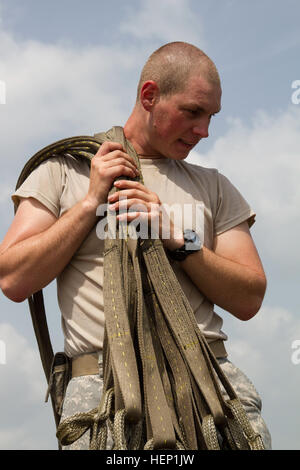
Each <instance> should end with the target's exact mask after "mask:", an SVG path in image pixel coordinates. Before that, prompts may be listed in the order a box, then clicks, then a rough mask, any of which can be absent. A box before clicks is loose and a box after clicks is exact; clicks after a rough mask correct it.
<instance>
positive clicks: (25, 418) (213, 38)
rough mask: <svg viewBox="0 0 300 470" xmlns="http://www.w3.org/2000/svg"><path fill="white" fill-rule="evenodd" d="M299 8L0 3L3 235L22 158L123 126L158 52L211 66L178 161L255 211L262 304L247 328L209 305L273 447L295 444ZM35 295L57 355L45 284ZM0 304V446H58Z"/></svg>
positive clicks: (22, 338) (271, 3) (19, 310)
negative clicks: (195, 141) (214, 90)
mask: <svg viewBox="0 0 300 470" xmlns="http://www.w3.org/2000/svg"><path fill="white" fill-rule="evenodd" d="M299 15H300V4H299V2H298V1H296V0H286V1H285V2H282V1H279V0H252V1H250V0H223V1H220V0H210V1H209V2H207V1H202V0H189V1H188V0H160V1H158V0H151V1H149V0H140V1H137V0H136V1H127V2H123V1H121V0H120V1H119V0H111V1H110V2H106V1H94V0H86V1H85V2H84V3H83V2H79V1H78V0H60V1H58V0H53V1H52V2H46V1H43V2H41V1H38V0H26V2H24V1H23V0H9V1H8V0H0V81H2V82H5V85H6V104H0V129H1V144H0V145H1V152H0V158H1V177H0V238H3V237H4V234H5V232H6V230H7V228H8V227H9V224H10V222H11V220H12V217H13V207H12V203H11V201H10V194H11V193H12V192H13V188H14V186H15V183H16V179H17V176H18V174H19V173H20V171H21V169H22V167H23V165H24V164H25V162H26V160H27V159H28V158H29V157H30V156H31V155H32V154H33V153H35V152H36V151H37V150H39V149H40V148H41V147H43V146H45V145H47V144H49V143H51V142H53V141H55V140H58V139H60V138H64V137H67V136H73V135H81V134H92V133H94V132H98V131H101V130H106V129H109V128H110V127H111V126H112V125H123V124H124V123H125V121H126V118H127V117H128V115H129V113H130V112H131V108H132V106H133V104H134V101H135V94H136V85H137V81H138V77H139V73H140V69H141V67H142V65H143V63H144V62H145V60H146V59H147V57H148V55H149V54H150V53H151V52H152V51H153V50H154V49H156V48H157V47H159V46H160V45H162V44H164V43H166V42H168V41H173V40H184V41H188V42H192V43H194V44H195V45H197V46H199V47H200V48H202V49H204V50H205V52H206V53H207V54H208V55H209V56H210V57H211V58H212V59H213V60H214V61H215V63H216V65H217V67H218V70H219V72H220V75H221V80H222V87H223V99H222V111H221V113H220V114H219V115H218V116H217V117H215V118H214V120H213V122H212V125H211V132H210V137H209V138H208V139H207V140H206V141H202V142H201V143H200V144H199V145H198V146H197V147H196V148H195V150H194V151H193V152H192V153H191V154H190V156H189V157H188V161H191V162H193V163H198V164H199V165H203V166H209V167H216V168H218V169H219V170H220V171H221V172H223V173H224V174H225V175H226V176H228V177H229V178H230V179H231V180H232V182H233V183H234V184H235V185H236V186H237V187H238V188H239V189H240V191H241V192H242V193H243V195H244V196H245V197H246V199H247V200H248V201H249V203H250V204H251V205H252V207H253V208H254V210H255V211H256V213H257V218H256V223H255V225H254V227H253V230H252V234H253V237H254V239H255V242H256V244H257V247H258V250H259V253H260V256H261V258H262V261H263V264H264V267H265V270H266V274H267V278H268V289H267V293H266V297H265V300H264V304H263V306H262V308H261V311H260V312H259V314H258V315H257V316H256V317H255V318H254V319H252V320H251V321H250V322H245V323H244V322H240V321H238V320H237V319H235V318H231V317H230V315H229V314H228V313H226V312H223V311H221V310H220V309H218V313H220V314H221V315H222V317H223V318H224V326H223V330H224V331H225V332H226V333H227V334H228V336H229V338H230V341H229V342H228V350H229V352H230V357H231V359H232V360H233V362H235V363H236V364H237V365H238V366H239V367H241V368H242V369H243V370H244V371H245V372H246V373H247V374H248V376H249V377H250V378H251V380H252V381H253V383H254V384H255V386H256V388H257V389H258V391H259V392H260V394H261V396H262V398H263V416H264V418H265V420H266V422H267V423H268V425H269V428H270V430H271V433H272V436H273V447H274V448H275V449H300V444H299V442H300V439H299V437H300V436H299V422H300V412H299V388H300V364H295V363H293V361H292V360H291V358H292V353H293V349H292V343H293V341H295V340H300V320H299V296H298V289H299V287H298V286H299V280H300V279H299V277H300V276H299V268H298V267H299V265H300V250H299V242H298V239H299V237H298V233H299V230H300V221H299V205H300V204H299V203H300V186H299V183H298V180H299V174H300V163H299V155H300V139H299V135H300V104H299V105H297V104H294V103H293V102H292V99H291V97H292V93H293V91H294V90H293V89H292V83H293V81H295V80H300V70H299V56H300V35H299ZM0 102H1V100H0ZM45 296H46V304H47V310H48V314H49V325H50V329H51V332H52V337H53V342H54V346H55V349H56V350H58V349H60V350H61V349H62V344H63V343H62V336H61V333H60V318H59V312H58V309H57V305H56V294H55V284H53V285H51V286H49V287H48V288H47V289H46V290H45ZM0 307H1V317H0V341H1V342H2V343H1V344H3V343H5V345H6V364H1V363H0V380H1V388H0V403H1V404H2V405H1V410H0V413H1V423H0V449H55V448H56V441H55V437H54V425H53V418H52V415H51V413H52V411H51V406H50V404H48V405H45V404H44V403H43V401H44V395H45V388H46V387H45V381H44V377H43V374H42V371H41V366H40V363H39V358H38V355H37V352H36V343H35V338H34V335H33V332H32V327H31V322H30V318H29V313H28V307H27V303H26V302H24V303H22V304H14V303H12V302H10V301H9V300H8V299H6V298H5V297H4V296H3V295H1V296H0ZM0 362H1V361H0ZM3 404H5V406H4V405H3ZM12 410H14V411H13V412H12ZM283 430H284V431H283Z"/></svg>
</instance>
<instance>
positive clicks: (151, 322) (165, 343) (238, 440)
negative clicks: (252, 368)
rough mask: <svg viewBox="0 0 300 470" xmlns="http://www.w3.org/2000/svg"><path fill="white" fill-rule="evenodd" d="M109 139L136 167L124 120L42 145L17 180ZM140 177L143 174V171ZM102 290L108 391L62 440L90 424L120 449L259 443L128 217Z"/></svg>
mask: <svg viewBox="0 0 300 470" xmlns="http://www.w3.org/2000/svg"><path fill="white" fill-rule="evenodd" d="M106 140H110V141H114V142H120V143H121V144H122V145H123V148H124V150H125V151H126V152H127V153H128V154H130V155H131V156H132V157H133V158H134V160H135V161H136V164H137V166H138V168H139V169H140V165H139V160H138V156H137V154H136V152H135V150H134V149H133V147H132V145H131V144H130V143H129V142H128V141H127V140H126V139H125V137H124V134H123V130H122V128H120V127H114V128H112V129H111V130H110V131H108V132H107V133H101V134H97V135H96V136H95V138H91V137H85V136H83V137H74V138H72V139H64V140H63V141H59V142H58V143H57V144H52V145H51V146H48V147H46V148H45V149H43V150H42V151H40V152H38V153H37V154H36V155H35V156H34V157H33V158H32V159H31V160H30V161H29V162H28V164H27V165H26V166H25V168H24V170H23V172H22V174H21V176H20V178H19V181H18V184H21V182H22V180H24V179H25V177H26V175H28V174H29V173H30V171H32V169H33V168H35V167H36V165H38V164H39V163H40V162H41V161H43V160H44V159H46V158H50V157H51V156H57V155H60V156H64V155H72V156H75V157H78V158H85V159H88V161H90V159H91V158H92V157H93V155H94V154H95V152H96V151H97V150H98V148H99V145H101V144H102V143H103V142H104V141H106ZM140 175H141V171H140ZM136 179H137V180H139V181H141V182H143V180H142V175H141V176H139V177H137V178H136ZM115 190H116V189H115V188H114V187H113V188H112V189H111V192H110V194H111V193H112V192H114V191H115ZM124 234H125V235H126V236H125V237H124ZM103 294H104V313H105V319H106V322H105V334H104V346H103V364H104V386H103V394H102V397H101V401H100V404H99V407H98V408H96V409H94V410H91V411H90V412H89V413H78V414H76V415H74V416H73V417H70V418H67V419H66V420H64V421H62V422H61V423H60V424H59V427H58V430H57V437H58V438H59V440H60V442H61V443H62V445H66V444H70V443H71V442H73V441H74V440H75V439H77V438H79V437H80V436H81V435H82V434H83V433H84V432H85V431H86V430H87V429H91V431H92V433H91V436H92V438H91V443H90V448H91V449H95V448H99V449H105V447H106V438H107V427H109V428H110V430H111V432H112V434H113V438H114V443H115V447H114V448H115V449H124V450H125V449H139V448H144V449H152V448H155V449H162V448H165V449H176V448H177V449H217V448H220V447H222V448H235V449H237V448H246V449H249V448H263V445H262V441H261V439H260V438H259V436H257V435H256V434H255V433H254V432H253V431H252V428H251V426H250V423H249V422H248V418H247V416H246V414H245V413H244V414H243V413H242V411H241V409H242V407H241V406H240V404H239V401H238V398H237V396H236V394H235V392H234V390H233V388H232V387H231V385H230V384H229V383H228V380H227V379H226V377H225V376H224V374H223V373H222V371H221V369H220V367H219V365H218V362H217V361H216V359H215V357H214V355H213V353H212V351H211V350H210V348H209V346H208V344H207V342H206V340H205V338H204V336H203V335H202V333H201V332H200V330H199V328H198V326H197V324H196V321H195V317H194V314H193V311H192V309H191V307H190V305H189V302H188V300H187V298H186V297H185V295H184V293H183V291H182V289H181V287H180V285H179V282H178V280H177V278H176V276H175V274H174V272H173V270H172V268H171V266H170V264H169V262H168V259H167V257H166V254H165V252H164V248H163V245H162V243H161V241H160V240H150V239H146V240H141V239H139V238H138V237H137V236H136V233H135V229H134V227H133V226H132V225H131V224H130V225H128V226H127V225H126V224H125V225H124V224H119V226H118V229H117V236H116V239H112V238H109V237H107V238H106V239H105V243H104V285H103ZM217 377H218V378H219V379H220V380H221V382H222V384H223V385H224V387H225V390H226V391H227V393H228V395H229V398H230V400H229V401H228V402H226V401H225V400H224V398H223V397H222V394H221V391H220V387H219V385H218V381H217Z"/></svg>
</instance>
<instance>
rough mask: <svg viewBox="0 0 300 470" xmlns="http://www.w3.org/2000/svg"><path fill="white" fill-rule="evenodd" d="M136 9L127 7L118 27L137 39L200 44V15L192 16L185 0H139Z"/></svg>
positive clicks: (188, 3)
mask: <svg viewBox="0 0 300 470" xmlns="http://www.w3.org/2000/svg"><path fill="white" fill-rule="evenodd" d="M140 3H141V7H140V9H139V10H138V11H135V10H134V9H132V8H130V7H129V8H128V15H127V18H126V20H125V21H124V23H123V24H121V31H123V32H125V33H130V34H132V35H133V36H134V37H136V38H138V39H139V40H141V41H147V40H149V39H159V40H162V41H165V42H169V41H182V40H184V41H188V42H192V43H194V44H202V47H203V31H202V22H201V18H199V17H197V16H195V14H194V13H193V12H192V10H191V8H190V2H189V1H188V0H163V1H161V0H143V1H141V2H140Z"/></svg>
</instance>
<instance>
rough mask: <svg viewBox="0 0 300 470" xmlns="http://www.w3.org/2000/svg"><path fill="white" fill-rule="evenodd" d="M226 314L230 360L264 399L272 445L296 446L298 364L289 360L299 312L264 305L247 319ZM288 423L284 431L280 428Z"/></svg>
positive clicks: (296, 336)
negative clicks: (286, 430)
mask: <svg viewBox="0 0 300 470" xmlns="http://www.w3.org/2000/svg"><path fill="white" fill-rule="evenodd" d="M223 317H224V318H225V328H224V330H225V331H226V333H228V334H229V338H230V341H228V346H227V350H228V352H229V358H230V360H231V361H232V362H233V363H234V364H236V365H237V366H238V367H239V368H240V369H241V370H242V371H243V372H245V373H246V375H247V376H248V377H249V378H250V380H251V381H252V382H253V383H254V385H255V387H256V388H257V390H258V391H259V393H260V395H261V397H262V400H263V417H264V418H265V420H266V422H267V424H268V426H269V428H270V431H271V434H272V436H273V448H275V449H299V419H300V412H299V388H300V364H298V365H295V364H294V363H293V362H292V354H293V352H294V350H293V349H292V344H293V342H294V341H295V340H299V339H300V319H299V316H298V315H294V314H293V313H292V312H290V311H288V310H287V309H284V308H278V307H273V306H269V305H268V306H264V307H262V308H261V310H260V312H259V313H258V314H257V315H256V316H255V317H254V318H253V319H252V320H250V321H248V322H239V321H237V320H236V319H231V318H230V319H229V318H228V314H227V315H223ZM288 427H289V430H290V431H289V433H288V434H287V435H286V434H285V433H283V432H282V429H285V428H288Z"/></svg>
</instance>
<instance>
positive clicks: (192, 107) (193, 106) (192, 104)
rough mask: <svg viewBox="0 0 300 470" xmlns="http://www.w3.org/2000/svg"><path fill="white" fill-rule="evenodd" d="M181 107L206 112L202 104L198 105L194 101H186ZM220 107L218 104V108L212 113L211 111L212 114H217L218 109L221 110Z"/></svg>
mask: <svg viewBox="0 0 300 470" xmlns="http://www.w3.org/2000/svg"><path fill="white" fill-rule="evenodd" d="M182 107H183V108H190V109H192V110H193V111H195V112H203V111H204V112H207V111H206V110H205V109H204V108H202V106H198V105H197V104H195V103H186V104H184V105H183V106H182ZM221 109H222V107H221V106H220V108H218V110H217V111H215V112H214V113H212V116H213V115H214V114H218V113H219V112H220V111H221Z"/></svg>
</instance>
